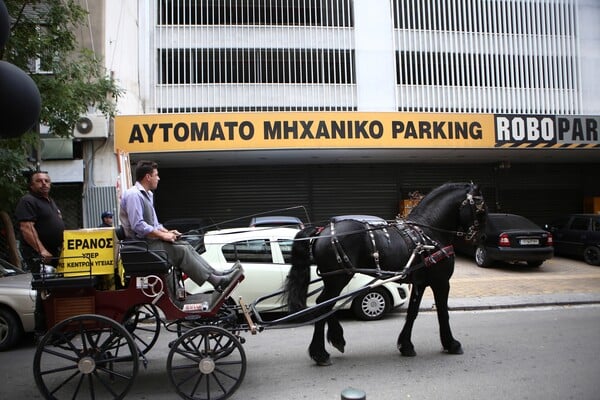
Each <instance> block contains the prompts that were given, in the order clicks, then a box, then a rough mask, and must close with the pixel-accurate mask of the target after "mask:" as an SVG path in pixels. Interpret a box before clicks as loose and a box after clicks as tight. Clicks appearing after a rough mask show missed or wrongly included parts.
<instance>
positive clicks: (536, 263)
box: [527, 261, 544, 268]
mask: <svg viewBox="0 0 600 400" xmlns="http://www.w3.org/2000/svg"><path fill="white" fill-rule="evenodd" d="M543 263H544V262H543V261H527V265H528V266H530V267H531V268H538V267H541V266H542V264H543Z"/></svg>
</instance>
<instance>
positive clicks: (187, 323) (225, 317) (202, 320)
mask: <svg viewBox="0 0 600 400" xmlns="http://www.w3.org/2000/svg"><path fill="white" fill-rule="evenodd" d="M207 325H209V326H220V327H221V328H224V329H226V330H227V331H229V332H231V333H232V334H233V336H234V337H233V338H232V339H230V340H229V342H228V343H224V344H223V348H224V349H229V351H234V350H235V343H236V342H240V343H242V344H244V342H245V339H244V338H242V337H240V336H239V333H240V330H239V326H238V323H237V314H236V312H235V310H233V309H231V308H229V307H227V306H223V307H221V308H220V309H219V310H218V311H217V315H215V316H214V317H200V316H195V318H185V319H182V320H179V321H177V336H178V337H179V336H182V335H183V334H184V333H186V332H187V331H189V330H191V329H194V328H197V327H199V326H207Z"/></svg>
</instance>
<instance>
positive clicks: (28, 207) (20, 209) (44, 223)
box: [15, 193, 65, 257]
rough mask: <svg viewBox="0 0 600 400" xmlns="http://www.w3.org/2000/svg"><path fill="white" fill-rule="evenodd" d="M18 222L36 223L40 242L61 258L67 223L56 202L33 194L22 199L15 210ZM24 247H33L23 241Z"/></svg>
mask: <svg viewBox="0 0 600 400" xmlns="http://www.w3.org/2000/svg"><path fill="white" fill-rule="evenodd" d="M15 217H16V218H17V221H18V222H34V226H35V229H36V231H37V233H38V236H39V238H40V241H41V242H42V244H43V245H44V247H45V248H46V250H48V251H49V252H50V253H52V255H53V256H55V257H58V256H60V249H61V247H62V242H63V232H64V230H65V223H64V221H63V219H62V214H61V212H60V210H59V209H58V207H57V206H56V203H54V200H52V199H46V198H44V197H38V196H35V195H33V194H31V193H28V194H26V195H25V196H23V197H22V198H21V200H20V201H19V203H18V204H17V208H16V209H15ZM22 245H23V246H25V247H29V248H30V250H31V246H30V245H29V244H28V243H27V242H26V241H25V240H24V239H23V240H22Z"/></svg>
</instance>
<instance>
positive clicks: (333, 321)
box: [308, 275, 350, 366]
mask: <svg viewBox="0 0 600 400" xmlns="http://www.w3.org/2000/svg"><path fill="white" fill-rule="evenodd" d="M349 281H350V277H348V278H347V279H342V280H340V278H339V275H338V277H337V278H336V279H324V281H323V285H324V287H323V291H322V292H321V294H320V295H319V296H318V297H317V300H316V302H317V304H319V303H322V302H324V301H326V300H329V299H332V298H334V297H336V296H339V294H340V292H341V291H342V289H343V288H344V286H346V284H347V283H348V282H349ZM333 307H334V304H332V305H329V306H327V307H324V308H323V309H322V310H321V311H320V314H325V313H328V312H330V311H331V310H332V309H333ZM325 323H327V325H328V330H327V341H328V342H329V343H331V345H332V346H333V347H335V348H336V349H338V350H339V351H340V352H342V353H343V352H344V347H345V346H346V340H345V339H344V330H343V328H342V325H341V324H340V322H339V321H338V319H337V316H336V313H333V314H332V315H330V316H329V317H328V318H325V319H322V320H320V321H317V322H316V323H315V330H314V332H313V338H312V341H311V343H310V346H309V348H308V352H309V354H310V357H311V358H312V359H313V360H314V361H315V362H316V363H317V365H320V366H327V365H331V361H330V358H329V353H328V352H327V350H325Z"/></svg>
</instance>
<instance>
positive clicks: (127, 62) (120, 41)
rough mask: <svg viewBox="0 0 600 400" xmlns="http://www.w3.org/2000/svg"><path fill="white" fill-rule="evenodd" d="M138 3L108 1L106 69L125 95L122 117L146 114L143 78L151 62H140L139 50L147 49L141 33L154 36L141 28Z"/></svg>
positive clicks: (135, 0)
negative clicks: (142, 75) (142, 89)
mask: <svg viewBox="0 0 600 400" xmlns="http://www.w3.org/2000/svg"><path fill="white" fill-rule="evenodd" d="M138 3H142V4H145V3H154V2H152V1H148V2H146V1H143V2H139V1H138V0H106V9H105V17H106V22H105V23H106V37H105V38H104V41H105V48H106V57H105V65H106V68H107V70H108V71H109V72H110V73H112V74H113V76H114V78H115V79H116V80H117V83H118V85H119V86H120V87H121V88H123V89H124V90H125V93H124V94H123V96H122V97H121V98H119V101H118V113H119V114H143V113H144V100H143V99H142V98H141V97H140V75H141V74H143V73H144V72H145V71H144V70H143V67H144V66H148V67H150V64H153V62H151V60H140V57H139V49H140V46H144V43H141V42H140V41H141V40H143V35H140V32H141V33H151V30H150V29H149V28H145V27H144V26H140V20H139V18H138ZM142 22H143V21H142Z"/></svg>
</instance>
